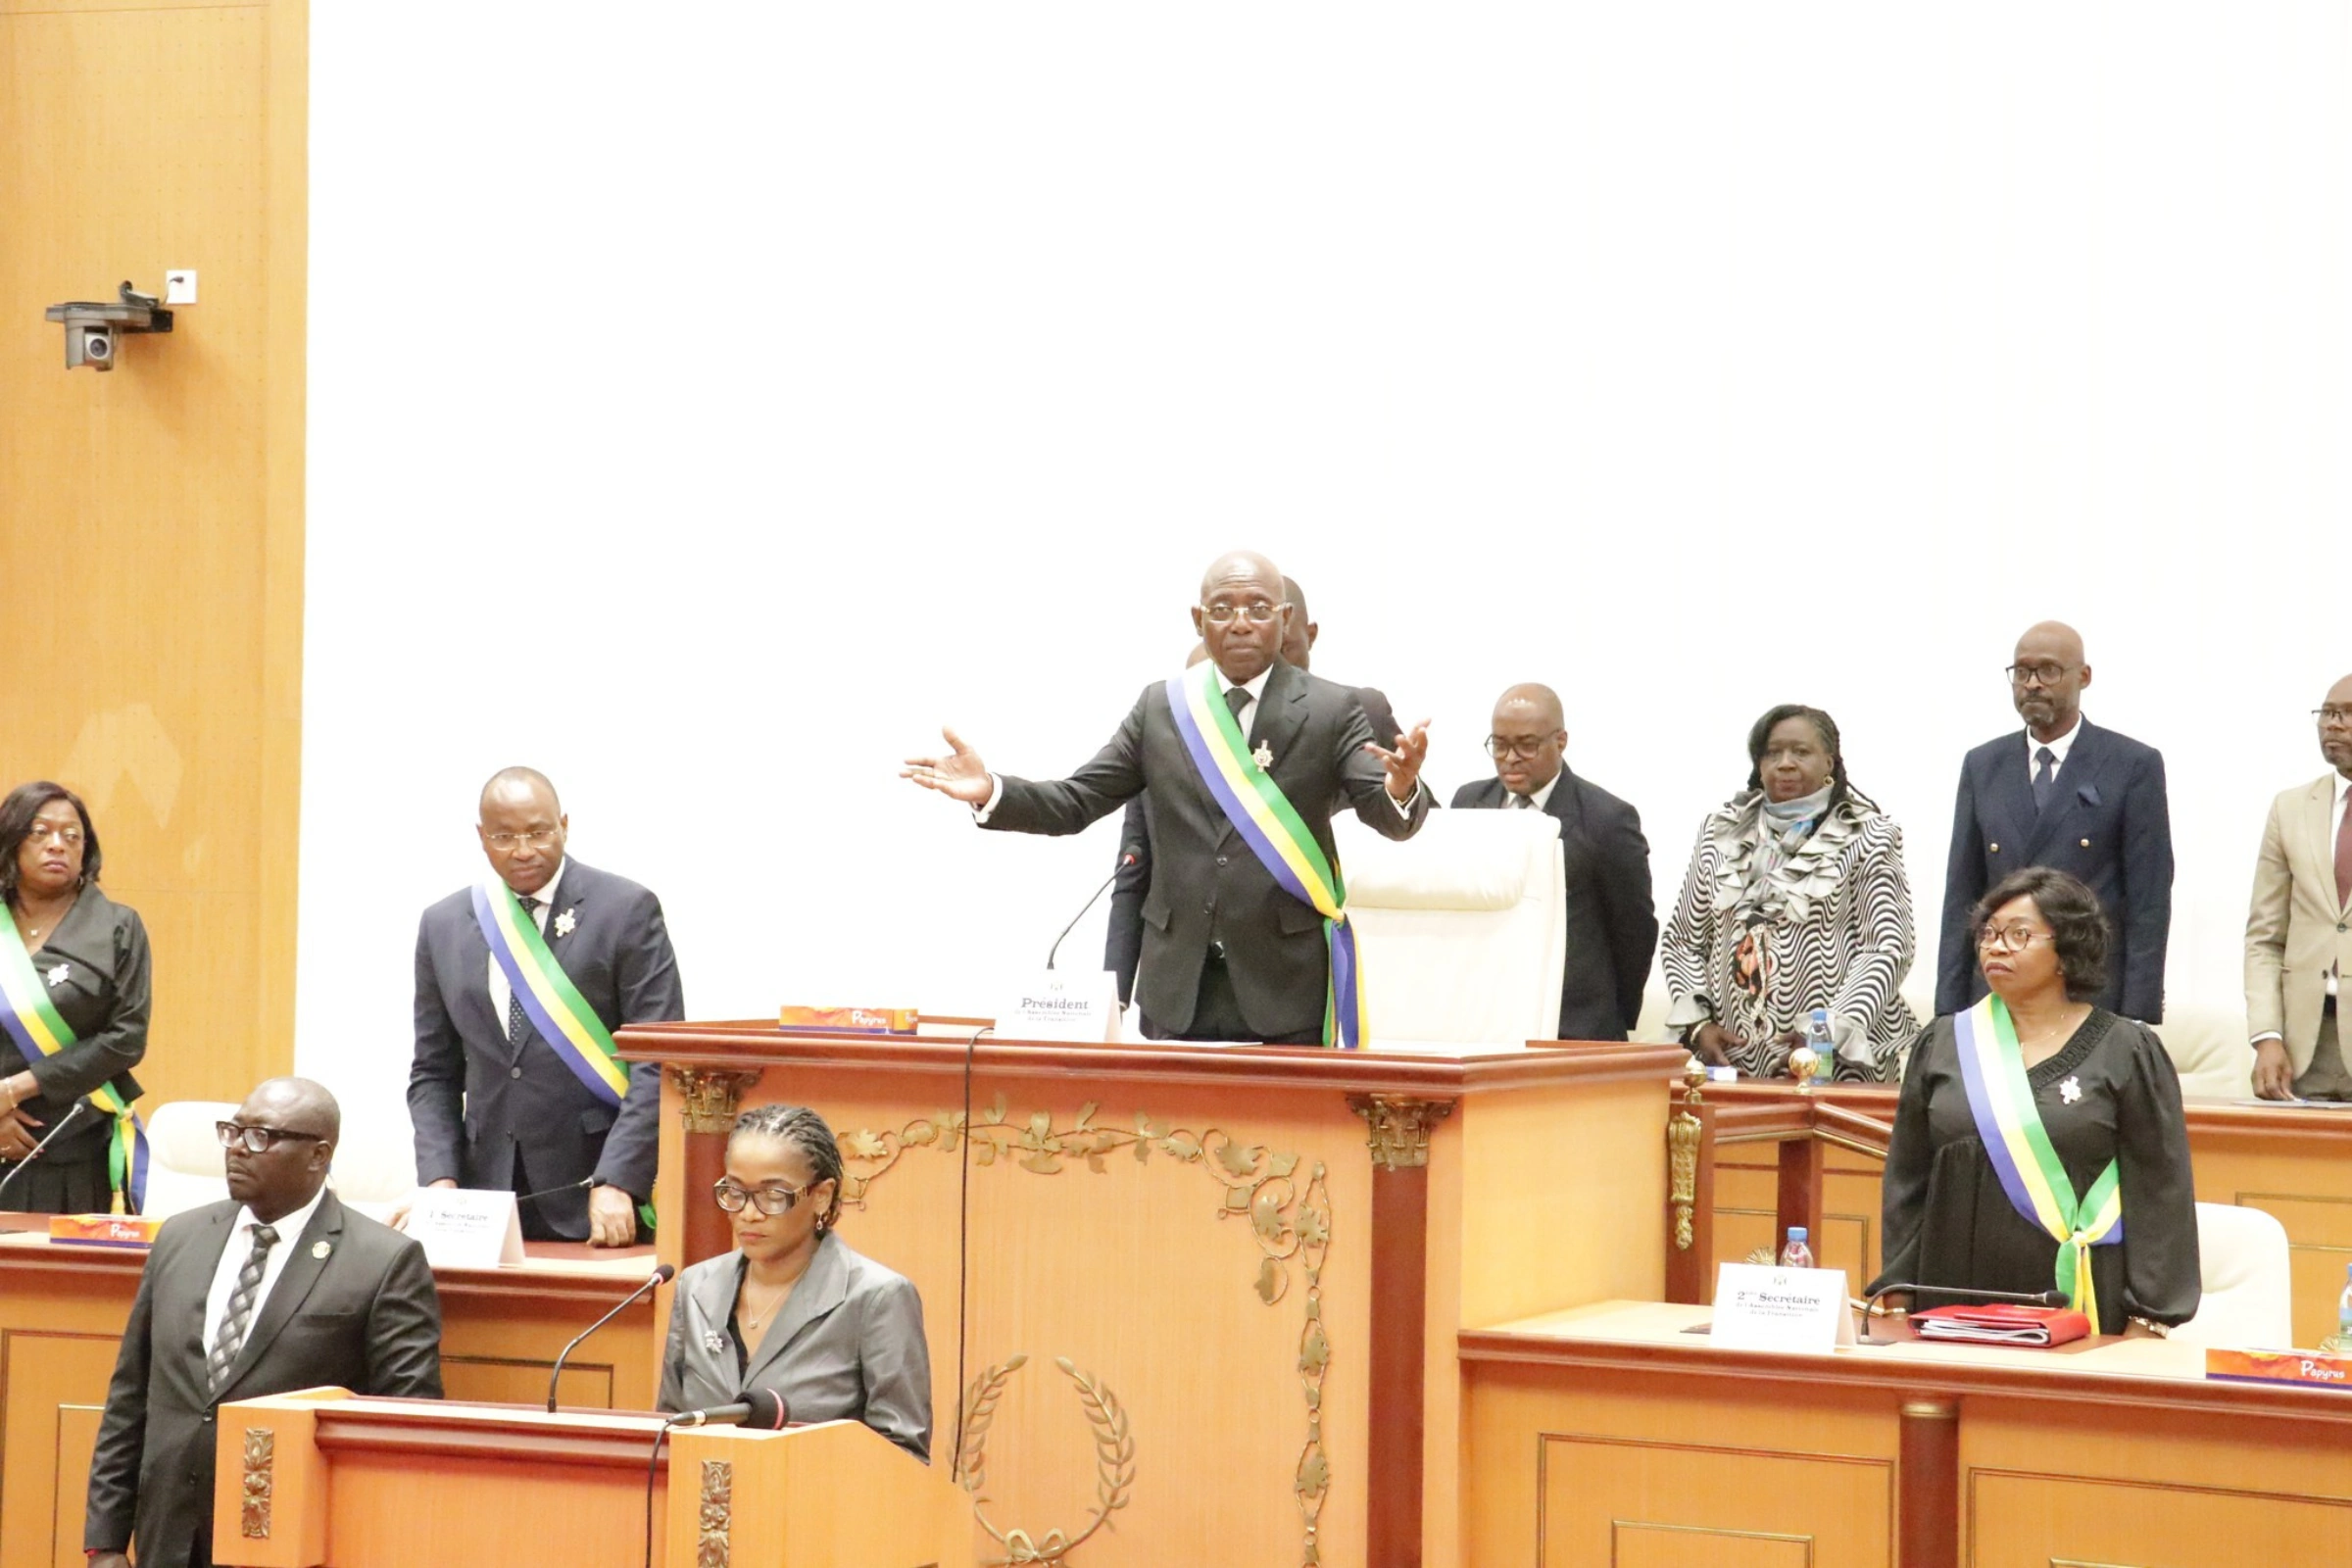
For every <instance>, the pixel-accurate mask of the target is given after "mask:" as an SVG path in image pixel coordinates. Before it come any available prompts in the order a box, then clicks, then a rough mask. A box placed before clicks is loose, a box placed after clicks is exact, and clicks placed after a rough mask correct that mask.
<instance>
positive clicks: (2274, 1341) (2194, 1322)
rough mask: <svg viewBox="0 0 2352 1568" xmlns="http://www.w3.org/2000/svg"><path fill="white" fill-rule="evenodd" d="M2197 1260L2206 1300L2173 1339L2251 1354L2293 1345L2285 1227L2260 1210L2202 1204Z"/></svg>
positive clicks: (2291, 1281)
mask: <svg viewBox="0 0 2352 1568" xmlns="http://www.w3.org/2000/svg"><path fill="white" fill-rule="evenodd" d="M2127 1245H2129V1241H2128V1238H2127ZM2197 1262H2198V1271H2199V1275H2200V1283H2201V1284H2202V1285H2203V1286H2204V1292H2205V1295H2204V1299H2203V1300H2201V1301H2200V1302H2198V1304H2197V1315H2196V1316H2195V1317H2192V1318H2190V1319H2189V1320H2188V1321H2187V1322H2185V1323H2183V1324H2181V1325H2180V1327H2179V1328H2177V1329H2175V1330H2173V1334H2172V1337H2173V1338H2174V1339H2176V1340H2180V1341H2182V1342H2184V1343H2186V1344H2189V1345H2218V1346H2226V1347H2229V1348H2235V1349H2252V1350H2284V1349H2288V1348H2292V1347H2293V1346H2294V1340H2295V1311H2294V1278H2293V1265H2292V1262H2291V1260H2290V1259H2289V1257H2288V1255H2287V1245H2286V1227H2285V1226H2283V1225H2281V1224H2279V1223H2278V1221H2277V1220H2276V1219H2273V1218H2272V1217H2271V1216H2270V1215H2268V1214H2266V1213H2264V1212H2263V1211H2262V1210H2261V1209H2259V1208H2239V1207H2236V1206H2233V1205H2231V1204H2228V1203H2199V1204H2198V1205H2197Z"/></svg>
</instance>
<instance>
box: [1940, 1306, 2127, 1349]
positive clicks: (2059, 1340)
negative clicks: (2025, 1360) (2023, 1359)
mask: <svg viewBox="0 0 2352 1568" xmlns="http://www.w3.org/2000/svg"><path fill="white" fill-rule="evenodd" d="M1911 1327H1912V1329H1913V1331H1914V1332H1915V1333H1917V1334H1918V1335H1919V1337H1920V1338H1921V1339H1923V1340H1949V1341H1954V1342H1957V1343H1960V1344H1966V1345H2022V1346H2027V1347H2030V1348H2047V1347H2049V1346H2053V1345H2064V1344H2066V1343H2067V1342H2068V1341H2070V1340H2081V1339H2087V1338H2088V1337H2089V1335H2090V1319H2088V1318H2086V1317H2084V1316H2083V1315H2082V1313H2080V1312H2078V1311H2076V1310H2074V1309H2073V1308H2072V1307H2065V1306H2017V1305H2013V1304H2011V1303H2009V1302H2006V1301H1993V1302H1988V1303H1986V1304H1985V1305H1983V1306H1936V1307H1930V1308H1929V1309H1928V1310H1926V1311H1924V1312H1914V1313H1912V1314H1911Z"/></svg>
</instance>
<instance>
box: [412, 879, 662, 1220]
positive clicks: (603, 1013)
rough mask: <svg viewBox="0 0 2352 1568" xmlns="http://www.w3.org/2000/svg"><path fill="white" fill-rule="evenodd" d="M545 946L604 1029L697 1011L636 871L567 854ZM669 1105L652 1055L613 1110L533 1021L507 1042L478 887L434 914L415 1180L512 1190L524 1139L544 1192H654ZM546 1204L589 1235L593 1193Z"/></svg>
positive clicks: (421, 979)
mask: <svg viewBox="0 0 2352 1568" xmlns="http://www.w3.org/2000/svg"><path fill="white" fill-rule="evenodd" d="M564 913H569V914H570V915H571V916H572V917H573V920H574V921H575V922H576V923H575V924H574V925H573V927H572V929H571V932H570V933H569V934H568V935H559V934H558V931H557V927H558V925H559V924H561V923H562V921H561V918H560V916H561V915H562V914H564ZM547 946H548V951H549V952H551V953H553V954H554V955H555V956H556V962H557V963H559V964H561V965H563V968H564V973H565V974H566V975H568V976H570V977H571V983H572V984H573V985H575V986H577V987H578V988H579V992H580V995H581V997H582V998H584V999H585V1000H586V1001H587V1003H588V1005H589V1006H590V1007H592V1008H594V1009H595V1011H596V1015H597V1017H599V1018H600V1019H602V1020H604V1025H605V1027H606V1028H607V1029H618V1028H619V1027H620V1026H621V1025H622V1024H627V1023H666V1022H671V1021H674V1020H676V1019H679V1018H683V1017H685V1016H686V999H685V996H684V994H683V993H682V992H681V990H680V989H679V986H678V960H677V956H676V955H674V954H673V953H671V952H670V947H669V928H668V927H667V926H666V925H664V924H663V923H662V901H661V900H659V899H657V898H655V897H654V896H653V895H652V894H651V893H649V892H647V891H646V890H645V889H644V888H641V887H639V886H638V885H637V884H636V883H634V882H631V881H630V880H628V879H627V878H626V877H618V876H613V874H612V873H610V872H607V871H599V870H597V869H596V868H595V867H594V866H590V865H584V864H582V863H581V862H580V861H578V860H576V859H569V858H567V859H565V861H564V874H563V877H562V879H561V880H560V881H559V882H558V883H557V885H556V892H555V905H554V907H553V908H552V909H551V910H550V911H549V915H548V922H547ZM661 1104H662V1069H661V1068H660V1067H658V1066H656V1065H654V1064H653V1063H651V1062H642V1061H641V1062H638V1063H636V1064H635V1065H633V1066H632V1067H630V1069H629V1092H628V1093H627V1094H626V1095H624V1096H622V1097H621V1102H620V1108H619V1110H618V1111H617V1112H616V1111H614V1110H613V1107H611V1106H610V1105H607V1104H606V1103H604V1102H603V1101H601V1100H599V1099H597V1098H596V1096H594V1095H592V1094H590V1093H589V1092H588V1089H587V1086H586V1085H584V1084H582V1083H581V1082H580V1081H579V1079H577V1078H575V1077H573V1076H572V1072H571V1069H570V1068H569V1067H566V1066H564V1062H563V1059H562V1058H561V1057H559V1056H558V1055H557V1054H556V1052H555V1048H554V1047H552V1046H550V1045H549V1044H548V1043H547V1042H546V1041H544V1040H542V1039H540V1038H539V1031H538V1030H537V1029H535V1028H533V1027H531V1025H530V1022H529V1020H528V1019H527V1018H526V1019H525V1020H524V1025H523V1035H522V1038H521V1039H519V1040H514V1041H510V1040H509V1039H508V1038H507V1035H506V1030H505V1028H504V1027H503V1026H502V1023H501V1020H500V1018H499V1015H498V1013H497V1011H496V1009H495V1008H493V1007H492V1006H491V1004H490V946H489V944H488V943H486V942H484V941H483V940H482V929H481V926H480V925H479V924H477V923H476V922H475V920H474V917H473V892H472V890H471V889H470V888H466V889H461V890H460V891H458V892H456V893H453V894H451V895H450V896H449V897H448V898H446V899H443V900H442V901H441V902H440V903H438V904H436V905H434V906H433V907H430V908H428V909H426V910H425V911H424V918H423V919H422V921H420V922H419V923H418V926H417V1057H416V1061H415V1063H414V1064H413V1065H412V1066H411V1067H410V1069H409V1119H410V1120H411V1121H412V1122H413V1123H415V1125H416V1129H417V1183H418V1185H420V1186H421V1185H423V1184H424V1183H427V1182H433V1181H438V1180H439V1179H441V1178H442V1177H445V1176H449V1177H455V1178H456V1179H457V1182H458V1185H459V1186H461V1187H478V1188H487V1189H490V1190H492V1191H500V1190H504V1189H506V1188H507V1187H509V1186H510V1185H511V1184H512V1183H513V1181H514V1173H515V1147H516V1146H517V1144H519V1145H520V1146H521V1149H522V1161H523V1167H524V1169H525V1170H526V1171H528V1172H529V1175H530V1180H531V1186H532V1188H533V1190H534V1191H536V1190H538V1189H541V1188H548V1187H556V1186H560V1185H562V1184H564V1183H566V1182H577V1181H579V1180H581V1179H582V1178H584V1177H589V1176H593V1177H594V1178H595V1179H596V1180H597V1181H598V1182H599V1183H605V1184H610V1185H612V1186H613V1187H617V1188H620V1189H621V1190H622V1191H624V1192H627V1193H631V1194H634V1195H635V1196H636V1197H637V1198H638V1199H639V1200H640V1201H643V1200H644V1199H645V1198H647V1197H648V1196H650V1195H651V1194H652V1192H653V1190H654V1160H655V1154H656V1152H657V1150H658V1147H659V1145H660V1142H661V1116H660V1111H661ZM536 1202H537V1204H538V1206H539V1211H540V1213H541V1215H542V1216H543V1217H544V1218H545V1219H546V1220H547V1222H548V1224H549V1226H550V1227H551V1228H552V1229H553V1230H554V1231H555V1232H556V1233H557V1234H558V1235H560V1236H567V1237H570V1238H572V1239H573V1240H575V1241H579V1240H584V1239H586V1237H587V1235H588V1195H587V1193H586V1192H584V1191H579V1192H565V1193H558V1194H553V1195H551V1196H549V1197H546V1198H542V1199H538V1200H536Z"/></svg>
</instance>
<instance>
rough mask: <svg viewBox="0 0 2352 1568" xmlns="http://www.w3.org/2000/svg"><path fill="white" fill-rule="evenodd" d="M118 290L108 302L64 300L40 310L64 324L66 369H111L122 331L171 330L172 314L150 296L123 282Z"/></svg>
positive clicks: (50, 318) (113, 366)
mask: <svg viewBox="0 0 2352 1568" xmlns="http://www.w3.org/2000/svg"><path fill="white" fill-rule="evenodd" d="M121 292H122V298H121V299H119V300H117V301H116V302H115V303H114V304H112V305H109V304H106V303H104V302H102V301H98V300H68V301H67V302H66V303H65V304H63V305H52V306H50V307H49V309H47V310H46V311H43V312H42V313H41V315H42V316H43V317H44V318H46V319H49V320H52V321H63V322H64V323H65V325H66V368H67V369H69V370H73V369H78V368H80V367H82V366H85V365H86V366H88V367H89V368H91V369H93V370H111V369H113V368H115V357H116V354H117V352H118V350H119V349H120V348H121V343H120V341H119V340H120V339H121V337H122V336H123V334H125V333H129V332H169V331H171V330H172V313H171V312H170V311H167V310H164V309H163V308H162V306H161V303H160V302H159V301H158V300H157V299H156V297H155V296H154V295H152V294H142V293H140V292H139V291H138V290H137V289H134V288H132V287H131V286H130V285H129V284H128V283H127V282H125V283H124V284H123V287H122V291H121Z"/></svg>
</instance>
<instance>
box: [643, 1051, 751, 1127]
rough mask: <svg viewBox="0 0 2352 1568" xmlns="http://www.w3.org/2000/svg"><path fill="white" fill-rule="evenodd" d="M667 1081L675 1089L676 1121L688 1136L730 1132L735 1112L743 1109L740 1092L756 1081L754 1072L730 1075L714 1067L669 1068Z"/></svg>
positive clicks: (727, 1071)
mask: <svg viewBox="0 0 2352 1568" xmlns="http://www.w3.org/2000/svg"><path fill="white" fill-rule="evenodd" d="M666 1071H667V1072H668V1073H669V1081H670V1082H671V1083H673V1084H675V1085H677V1086H678V1100H679V1102H680V1104H679V1106H678V1120H679V1121H680V1122H681V1123H683V1124H684V1125H685V1128H686V1130H687V1131H688V1132H690V1133H731V1132H733V1131H734V1130H735V1113H736V1112H737V1111H739V1110H741V1109H742V1108H743V1092H744V1091H745V1090H746V1089H749V1088H751V1087H752V1085H754V1084H756V1083H758V1082H759V1081H760V1074H759V1073H757V1072H734V1071H729V1070H726V1069H722V1068H718V1067H671V1068H668V1069H666Z"/></svg>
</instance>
